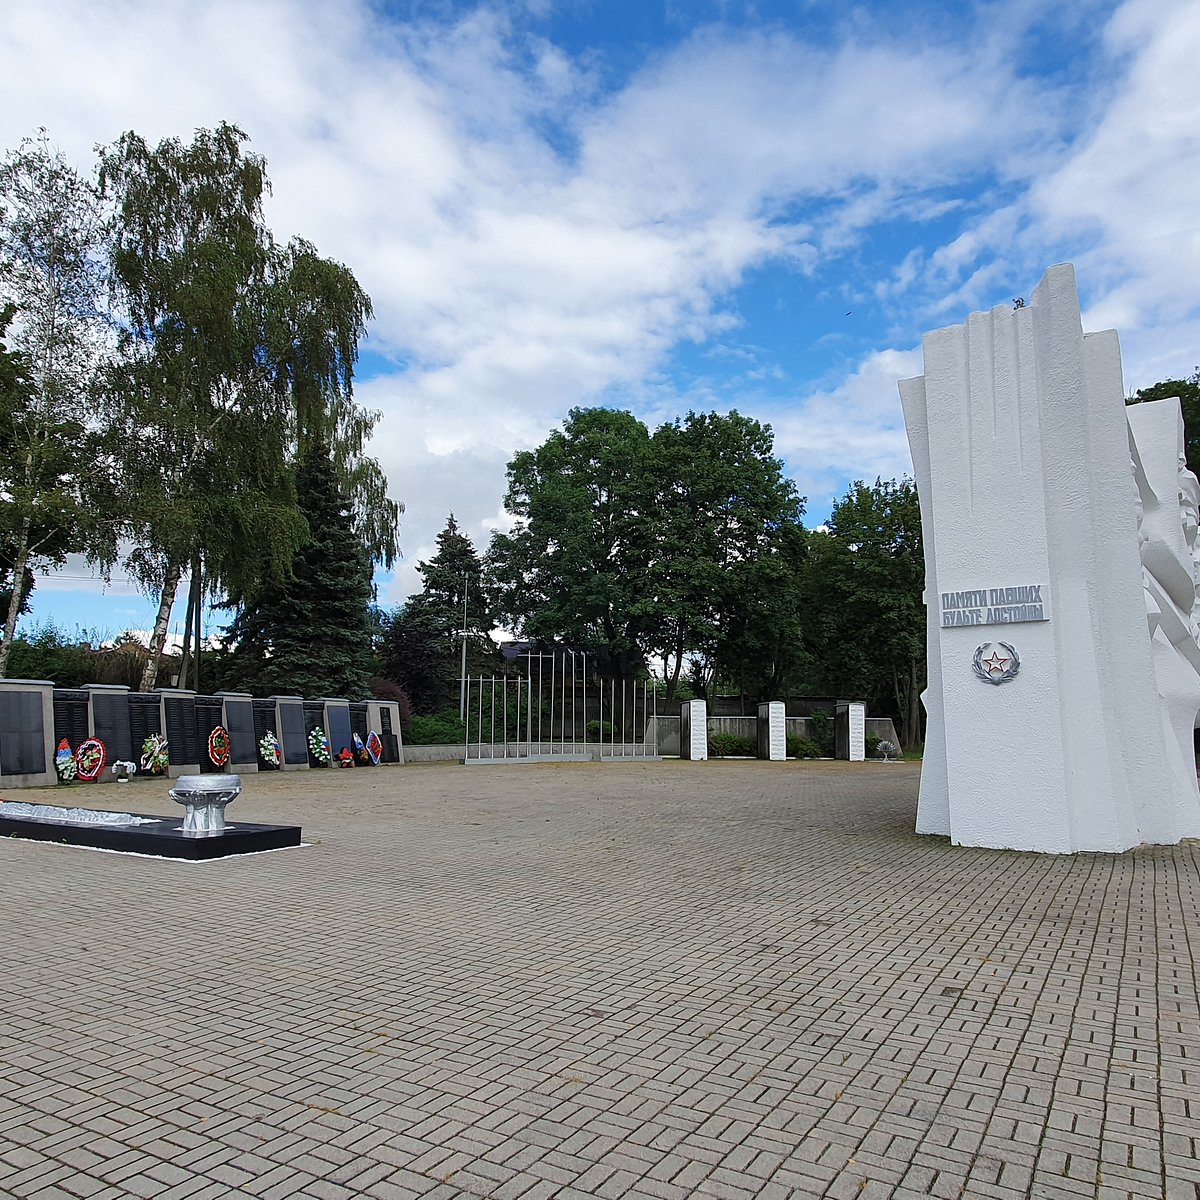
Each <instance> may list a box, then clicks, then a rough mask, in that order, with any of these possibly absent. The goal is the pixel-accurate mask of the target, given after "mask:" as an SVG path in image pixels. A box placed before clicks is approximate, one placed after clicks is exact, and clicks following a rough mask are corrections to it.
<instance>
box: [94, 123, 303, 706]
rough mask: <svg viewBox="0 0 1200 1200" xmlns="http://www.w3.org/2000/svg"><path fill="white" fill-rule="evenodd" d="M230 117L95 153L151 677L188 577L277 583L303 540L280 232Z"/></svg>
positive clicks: (126, 502)
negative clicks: (284, 417) (280, 351)
mask: <svg viewBox="0 0 1200 1200" xmlns="http://www.w3.org/2000/svg"><path fill="white" fill-rule="evenodd" d="M245 140H246V139H245V135H244V134H243V133H242V132H241V131H240V130H239V129H237V128H235V127H234V126H231V125H225V124H222V125H220V126H218V127H217V128H216V129H215V130H204V129H201V130H198V131H197V132H196V134H195V137H194V138H193V140H192V142H191V143H190V144H188V145H185V144H183V143H182V142H180V141H179V140H178V139H168V140H166V141H163V142H161V143H160V144H159V145H158V146H157V147H153V148H152V147H150V146H148V145H147V144H146V142H145V141H144V140H143V139H142V138H140V137H138V136H137V135H136V134H134V133H127V134H125V135H124V136H123V137H122V138H121V139H120V140H119V141H118V142H117V143H116V144H115V145H113V146H110V147H108V148H107V149H105V150H103V151H102V152H101V157H100V176H99V178H100V186H101V189H102V192H103V194H104V195H106V196H107V197H109V198H110V199H111V201H112V204H113V209H114V211H113V216H112V219H111V222H110V226H109V234H110V245H111V288H112V297H113V302H114V304H115V306H116V309H117V312H118V314H119V317H120V319H121V321H122V323H123V329H122V350H123V360H122V363H121V365H120V368H119V369H118V370H115V371H114V372H113V374H112V378H111V385H112V394H113V396H114V397H115V398H116V399H117V400H118V401H119V404H118V407H117V411H118V412H119V419H120V422H121V425H122V428H123V433H124V438H125V440H126V444H127V445H128V446H129V448H130V449H131V451H132V453H131V454H130V455H129V457H128V459H127V462H126V465H125V469H124V471H123V472H122V476H121V482H122V485H123V497H122V500H123V503H122V508H123V509H124V511H125V515H126V519H127V522H128V534H129V536H130V537H131V539H132V540H133V541H134V543H135V545H136V549H135V550H134V551H133V553H132V554H131V555H130V557H129V561H128V567H129V569H130V571H131V572H132V573H133V574H134V575H135V576H136V577H137V578H138V579H139V580H141V581H142V583H143V584H144V585H145V586H147V587H150V588H154V589H155V590H156V591H158V592H159V594H160V595H161V601H160V605H159V612H158V616H157V619H156V621H155V626H154V631H153V635H152V638H151V644H150V654H149V657H148V660H147V664H146V672H145V675H144V676H143V680H142V686H143V687H146V688H149V687H152V686H153V684H154V680H155V676H156V674H157V668H158V660H159V657H160V654H161V651H162V646H163V641H164V639H165V636H166V631H167V622H168V619H169V617H170V612H171V606H172V604H173V602H174V599H175V592H176V589H177V587H178V584H179V578H180V575H181V573H182V570H183V568H184V566H185V565H187V564H192V566H193V570H194V571H195V572H197V573H198V569H199V565H200V563H201V561H203V563H204V568H205V570H206V571H207V573H208V576H209V578H210V580H211V581H212V582H213V583H214V584H219V585H223V586H225V587H230V588H234V589H237V590H248V589H249V588H252V587H253V586H254V585H255V583H256V582H257V581H258V580H259V579H261V578H263V577H264V576H267V577H274V578H279V577H281V576H282V574H283V573H284V572H285V571H286V570H287V567H288V564H289V562H290V560H291V556H292V554H293V552H294V551H295V549H296V548H297V547H298V546H299V545H300V543H301V541H302V539H303V537H304V535H305V524H304V520H303V517H302V515H301V513H300V511H299V509H298V508H297V506H296V496H295V490H294V481H293V473H292V468H291V464H290V462H289V456H288V450H289V434H290V432H291V423H290V422H287V421H281V420H280V419H279V416H280V414H279V389H278V377H277V372H276V371H275V370H273V369H272V367H273V364H272V363H271V359H270V352H269V348H268V347H267V345H266V343H267V333H268V331H267V330H266V329H265V321H264V313H265V312H266V311H267V310H268V307H269V306H268V304H267V299H266V293H267V292H268V290H269V286H270V273H269V268H270V262H271V243H270V238H269V236H268V234H267V230H266V226H265V223H264V221H263V216H262V198H263V194H264V192H265V190H266V188H267V181H266V174H265V165H264V163H263V161H262V159H261V158H259V157H258V156H256V155H254V154H250V153H248V152H246V151H245V150H244V149H243V142H244V141H245Z"/></svg>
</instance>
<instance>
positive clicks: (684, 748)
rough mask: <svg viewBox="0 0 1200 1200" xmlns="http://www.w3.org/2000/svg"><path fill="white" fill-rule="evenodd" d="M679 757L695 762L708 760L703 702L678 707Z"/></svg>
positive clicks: (706, 720)
mask: <svg viewBox="0 0 1200 1200" xmlns="http://www.w3.org/2000/svg"><path fill="white" fill-rule="evenodd" d="M679 757H680V758H690V759H692V760H693V761H695V762H701V761H704V760H705V759H707V758H708V705H707V704H706V703H705V702H704V701H703V700H685V701H683V703H682V704H680V706H679Z"/></svg>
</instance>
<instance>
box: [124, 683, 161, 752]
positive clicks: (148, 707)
mask: <svg viewBox="0 0 1200 1200" xmlns="http://www.w3.org/2000/svg"><path fill="white" fill-rule="evenodd" d="M126 699H127V700H128V702H129V740H130V742H131V743H132V745H133V754H132V755H130V757H131V758H136V759H139V760H140V759H141V757H142V745H143V743H144V742H145V741H146V739H147V738H148V737H149V736H150V735H151V734H152V733H162V697H161V696H156V695H154V694H153V693H152V692H131V693H130V694H129V696H128V697H126Z"/></svg>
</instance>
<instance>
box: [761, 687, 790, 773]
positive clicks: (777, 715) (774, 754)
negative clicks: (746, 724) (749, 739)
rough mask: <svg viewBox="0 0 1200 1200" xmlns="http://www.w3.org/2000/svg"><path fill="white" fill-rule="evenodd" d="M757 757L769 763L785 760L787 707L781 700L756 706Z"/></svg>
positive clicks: (769, 701)
mask: <svg viewBox="0 0 1200 1200" xmlns="http://www.w3.org/2000/svg"><path fill="white" fill-rule="evenodd" d="M758 757H759V758H766V759H769V760H770V761H771V762H784V761H785V760H786V759H787V706H786V705H785V704H784V703H783V701H782V700H768V701H767V702H766V703H765V704H760V705H759V706H758Z"/></svg>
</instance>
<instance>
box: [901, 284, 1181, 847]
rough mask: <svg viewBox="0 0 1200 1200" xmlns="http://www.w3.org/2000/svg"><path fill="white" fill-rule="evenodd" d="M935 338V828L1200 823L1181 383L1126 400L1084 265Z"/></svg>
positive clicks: (929, 356)
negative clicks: (1083, 276)
mask: <svg viewBox="0 0 1200 1200" xmlns="http://www.w3.org/2000/svg"><path fill="white" fill-rule="evenodd" d="M924 352H925V374H924V375H923V376H919V377H918V378H916V379H909V380H904V381H903V382H901V384H900V395H901V399H902V401H903V405H904V419H905V423H906V425H907V427H908V439H909V445H910V446H911V449H912V456H913V465H914V469H915V472H916V479H917V488H918V491H919V493H920V498H921V527H922V533H923V537H924V542H925V599H926V602H927V605H928V611H929V633H928V656H929V684H928V689H927V691H926V693H925V696H924V700H925V707H926V712H927V714H928V732H927V738H926V744H925V762H924V768H923V770H922V774H921V792H920V800H919V804H918V809H917V830H918V832H922V833H938V834H946V835H949V837H950V838H951V840H952V841H954V842H956V843H959V844H962V845H971V846H995V847H1004V848H1015V849H1024V850H1041V851H1051V852H1059V853H1069V852H1073V851H1078V850H1099V851H1117V850H1125V849H1128V848H1129V847H1131V846H1136V845H1138V844H1140V843H1144V842H1150V843H1167V844H1169V843H1174V842H1177V841H1179V840H1180V839H1181V838H1184V837H1195V836H1200V792H1198V791H1197V785H1196V771H1195V765H1194V759H1193V755H1192V749H1191V746H1192V735H1191V730H1192V727H1193V726H1194V725H1195V722H1196V716H1197V710H1198V709H1200V648H1198V646H1197V627H1196V613H1195V609H1196V580H1195V569H1194V566H1193V562H1194V559H1193V550H1194V547H1195V542H1196V504H1197V500H1198V499H1200V490H1198V489H1197V487H1196V481H1195V478H1194V477H1193V476H1191V475H1189V474H1188V473H1187V472H1186V470H1185V469H1184V468H1183V466H1182V458H1181V452H1182V425H1181V422H1180V418H1179V405H1178V402H1177V401H1161V402H1158V403H1155V404H1147V405H1135V406H1132V407H1130V408H1128V409H1127V408H1126V406H1125V403H1124V389H1123V386H1122V377H1121V355H1120V347H1119V344H1118V341H1117V335H1116V333H1115V332H1111V331H1109V332H1104V333H1092V334H1084V332H1083V329H1082V324H1081V321H1080V314H1079V300H1078V297H1077V295H1076V290H1075V274H1074V270H1073V269H1072V267H1071V266H1069V265H1062V266H1057V267H1052V268H1050V270H1049V271H1047V272H1046V275H1045V277H1044V278H1043V279H1042V282H1041V283H1040V284H1039V285H1038V288H1037V290H1036V291H1035V292H1034V294H1033V298H1032V301H1031V302H1030V303H1029V304H1028V305H1018V306H1017V307H1011V306H1008V305H1005V306H1002V307H999V308H995V309H993V310H992V311H991V312H990V313H973V314H972V315H971V316H970V317H969V318H968V320H967V323H966V324H965V325H956V326H951V327H950V328H947V329H939V330H937V331H935V332H933V333H929V334H926V335H925V341H924ZM1140 409H1145V410H1146V411H1145V412H1141V411H1139V410H1140ZM1139 498H1140V505H1139Z"/></svg>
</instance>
